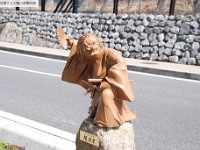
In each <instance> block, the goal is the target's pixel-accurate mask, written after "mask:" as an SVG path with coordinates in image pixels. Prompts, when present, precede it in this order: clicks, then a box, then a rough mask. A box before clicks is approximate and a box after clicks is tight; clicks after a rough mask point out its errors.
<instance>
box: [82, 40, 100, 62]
mask: <svg viewBox="0 0 200 150" xmlns="http://www.w3.org/2000/svg"><path fill="white" fill-rule="evenodd" d="M101 53H102V49H101V47H100V46H99V42H98V41H97V39H96V38H95V37H87V38H86V39H85V41H84V55H85V57H86V58H87V59H89V60H92V61H94V60H96V59H97V58H99V57H100V56H101Z"/></svg>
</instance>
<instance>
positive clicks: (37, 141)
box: [0, 42, 200, 150]
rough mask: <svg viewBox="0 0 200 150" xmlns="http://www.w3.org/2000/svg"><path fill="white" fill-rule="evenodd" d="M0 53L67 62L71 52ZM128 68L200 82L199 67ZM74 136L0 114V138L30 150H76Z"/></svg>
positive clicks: (18, 48)
mask: <svg viewBox="0 0 200 150" xmlns="http://www.w3.org/2000/svg"><path fill="white" fill-rule="evenodd" d="M0 50H3V51H9V52H16V53H21V54H28V55H34V56H39V57H47V58H52V59H59V60H66V59H67V57H68V55H69V51H67V50H58V49H51V48H44V47H35V46H28V45H22V44H15V43H7V42H0ZM126 62H127V66H128V69H129V70H131V71H138V72H145V73H151V74H158V75H166V76H172V77H179V78H186V79H193V80H199V81H200V66H189V65H181V64H174V63H168V62H159V61H146V60H136V59H126ZM75 137H76V136H75V135H73V134H70V133H67V132H64V131H61V130H58V129H55V128H52V127H49V126H46V125H43V124H40V123H37V122H34V121H31V120H28V119H25V118H22V117H19V116H15V115H12V114H9V113H6V112H3V111H0V139H1V140H5V141H6V142H10V143H12V144H19V145H20V146H25V147H26V149H28V150H35V149H38V150H40V149H41V150H51V149H55V150H65V149H66V150H73V149H75Z"/></svg>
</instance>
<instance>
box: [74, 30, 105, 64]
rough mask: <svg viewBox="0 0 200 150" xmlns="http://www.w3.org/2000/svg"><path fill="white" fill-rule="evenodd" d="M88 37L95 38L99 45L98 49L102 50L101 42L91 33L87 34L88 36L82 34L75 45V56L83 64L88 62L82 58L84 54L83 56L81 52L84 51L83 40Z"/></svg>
mask: <svg viewBox="0 0 200 150" xmlns="http://www.w3.org/2000/svg"><path fill="white" fill-rule="evenodd" d="M88 37H93V38H95V40H96V41H97V42H98V44H99V48H101V49H103V44H102V43H101V41H100V40H99V39H98V38H97V36H95V35H94V34H92V33H88V34H84V35H82V36H81V37H80V38H79V40H78V43H77V55H78V57H79V59H81V60H82V61H84V62H87V61H89V60H87V59H86V58H85V57H84V54H83V51H84V50H85V49H84V43H85V40H86V38H88Z"/></svg>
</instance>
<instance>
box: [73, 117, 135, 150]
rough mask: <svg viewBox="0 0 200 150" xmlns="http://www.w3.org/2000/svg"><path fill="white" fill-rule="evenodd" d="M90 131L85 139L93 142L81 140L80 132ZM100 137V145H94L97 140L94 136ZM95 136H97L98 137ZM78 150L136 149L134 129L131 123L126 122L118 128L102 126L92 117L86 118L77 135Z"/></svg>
mask: <svg viewBox="0 0 200 150" xmlns="http://www.w3.org/2000/svg"><path fill="white" fill-rule="evenodd" d="M82 131H84V133H85V132H86V133H89V136H87V134H86V135H85V137H84V138H85V140H89V141H90V142H91V144H89V143H87V142H85V141H83V140H80V132H82ZM90 134H92V135H96V136H97V137H98V139H99V146H98V147H97V146H94V145H93V143H92V142H94V143H95V142H96V141H95V140H96V139H94V138H93V137H92V136H90ZM96 136H95V137H96ZM76 150H135V144H134V131H133V126H132V124H131V123H129V122H126V123H124V124H123V125H121V126H120V127H118V128H100V127H98V126H96V125H94V124H93V119H92V118H87V119H85V120H84V121H83V122H82V124H81V126H80V129H79V132H78V133H77V136H76Z"/></svg>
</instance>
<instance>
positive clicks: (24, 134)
mask: <svg viewBox="0 0 200 150" xmlns="http://www.w3.org/2000/svg"><path fill="white" fill-rule="evenodd" d="M75 138H76V136H75V135H74V134H71V133H68V132H65V131H62V130H59V129H56V128H53V127H50V126H47V125H44V124H40V123H38V122H35V121H32V120H29V119H26V118H23V117H19V116H16V115H13V114H10V113H7V112H4V111H0V139H1V140H3V141H5V142H7V143H11V144H14V145H19V146H22V147H25V149H27V150H66V149H69V150H75Z"/></svg>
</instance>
